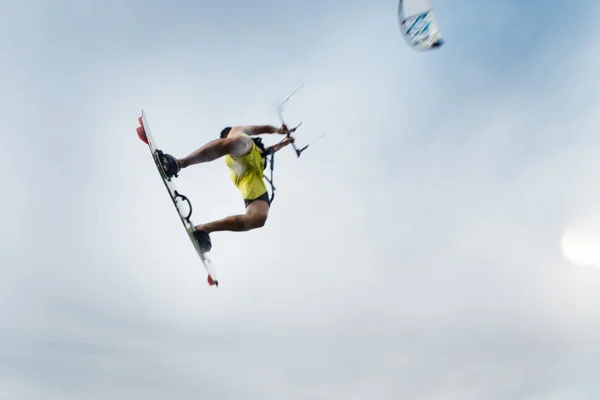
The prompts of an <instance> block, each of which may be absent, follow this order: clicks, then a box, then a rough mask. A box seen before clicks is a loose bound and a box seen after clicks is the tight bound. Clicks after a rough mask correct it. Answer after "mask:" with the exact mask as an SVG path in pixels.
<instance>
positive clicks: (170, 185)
mask: <svg viewBox="0 0 600 400" xmlns="http://www.w3.org/2000/svg"><path fill="white" fill-rule="evenodd" d="M138 123H139V126H138V127H137V129H136V131H137V135H138V137H139V138H140V140H141V141H142V142H144V143H146V144H147V145H148V148H149V149H150V154H151V155H152V159H153V160H154V164H155V165H156V169H157V170H158V173H159V174H160V177H161V179H162V181H163V183H164V184H165V187H166V188H167V192H168V193H169V196H170V197H171V200H172V201H173V205H174V206H175V208H176V209H177V214H179V218H180V219H181V222H182V223H183V226H184V228H185V230H186V232H187V234H188V236H189V238H190V240H191V241H192V244H193V245H194V248H195V249H196V252H197V253H198V256H199V257H200V260H202V263H203V264H204V267H205V268H206V271H207V272H208V277H207V281H208V284H209V285H211V286H213V285H215V286H219V281H218V280H217V277H216V275H215V269H214V267H213V264H212V262H211V260H210V259H209V258H208V256H207V255H206V252H204V251H203V249H202V248H200V246H199V245H198V241H197V240H196V239H195V238H194V226H195V225H194V224H193V223H192V220H191V216H192V203H191V202H190V200H189V199H188V198H187V197H186V196H184V195H183V194H182V193H181V192H180V191H179V190H177V186H176V185H175V182H174V178H175V177H173V178H168V177H167V175H166V174H165V171H164V169H163V167H162V163H161V161H160V159H159V158H158V152H157V147H156V142H155V141H154V138H153V137H152V132H151V131H150V126H149V125H148V119H147V118H146V115H145V114H144V111H142V116H141V117H139V118H138ZM184 203H187V205H188V207H189V211H188V212H187V213H185V212H184V210H185V209H184V208H182V205H183V204H184Z"/></svg>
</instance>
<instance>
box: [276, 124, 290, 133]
mask: <svg viewBox="0 0 600 400" xmlns="http://www.w3.org/2000/svg"><path fill="white" fill-rule="evenodd" d="M277 133H280V134H282V135H287V134H289V133H290V130H289V129H288V127H287V125H286V124H281V127H280V128H279V129H278V130H277Z"/></svg>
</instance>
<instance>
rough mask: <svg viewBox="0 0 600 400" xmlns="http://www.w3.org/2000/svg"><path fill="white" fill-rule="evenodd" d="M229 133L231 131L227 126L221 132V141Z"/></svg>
mask: <svg viewBox="0 0 600 400" xmlns="http://www.w3.org/2000/svg"><path fill="white" fill-rule="evenodd" d="M229 131H231V127H230V126H228V127H227V128H225V129H223V130H222V131H221V136H220V137H221V139H225V138H226V137H227V135H229Z"/></svg>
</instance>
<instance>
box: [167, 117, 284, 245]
mask: <svg viewBox="0 0 600 400" xmlns="http://www.w3.org/2000/svg"><path fill="white" fill-rule="evenodd" d="M290 132H291V131H290V130H288V128H287V127H286V126H285V125H282V126H281V127H280V128H276V127H274V126H271V125H248V126H234V127H227V128H225V129H223V130H222V131H221V135H220V138H219V139H215V140H213V141H211V142H209V143H207V144H205V145H204V146H202V147H201V148H199V149H198V150H196V151H194V152H193V153H191V154H189V155H188V156H186V157H183V158H179V159H177V158H175V157H173V156H172V155H170V154H166V153H163V152H162V151H160V150H159V151H158V155H159V157H160V159H161V161H162V164H163V168H164V170H165V173H166V175H167V176H168V177H172V176H177V173H178V172H179V171H180V170H181V169H182V168H187V167H189V166H192V165H195V164H200V163H205V162H210V161H214V160H216V159H218V158H220V157H223V156H224V157H225V164H226V165H227V166H228V167H229V170H230V175H231V180H232V181H233V183H234V184H235V185H236V186H237V188H238V189H239V190H240V192H241V194H242V198H243V199H244V203H245V204H246V213H245V214H242V215H232V216H229V217H226V218H223V219H220V220H217V221H212V222H208V223H205V224H201V225H197V226H195V227H194V237H195V238H196V240H197V241H198V244H199V245H200V248H202V249H203V250H204V251H210V249H211V247H212V243H211V240H210V233H212V232H218V231H232V232H241V231H249V230H252V229H257V228H261V227H263V226H264V225H265V223H266V221H267V217H268V214H269V208H270V200H269V193H268V191H267V186H266V185H265V182H264V180H263V171H264V169H265V167H266V159H265V157H266V155H267V154H268V153H269V152H271V151H272V152H277V151H279V150H281V149H282V148H283V147H285V146H287V145H289V144H291V143H293V142H294V138H292V137H291V136H288V137H287V138H285V139H284V140H283V141H281V142H280V143H278V144H276V145H273V146H270V147H269V148H267V149H265V147H264V145H263V144H262V140H261V139H260V138H252V136H256V135H261V134H283V135H287V134H288V133H290Z"/></svg>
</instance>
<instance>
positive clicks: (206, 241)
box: [194, 230, 212, 253]
mask: <svg viewBox="0 0 600 400" xmlns="http://www.w3.org/2000/svg"><path fill="white" fill-rule="evenodd" d="M194 238H195V239H196V241H197V242H198V246H200V249H201V250H202V251H203V252H205V253H208V252H209V251H210V249H212V242H211V241H210V235H209V234H208V232H206V231H201V230H200V231H198V230H196V231H194Z"/></svg>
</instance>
